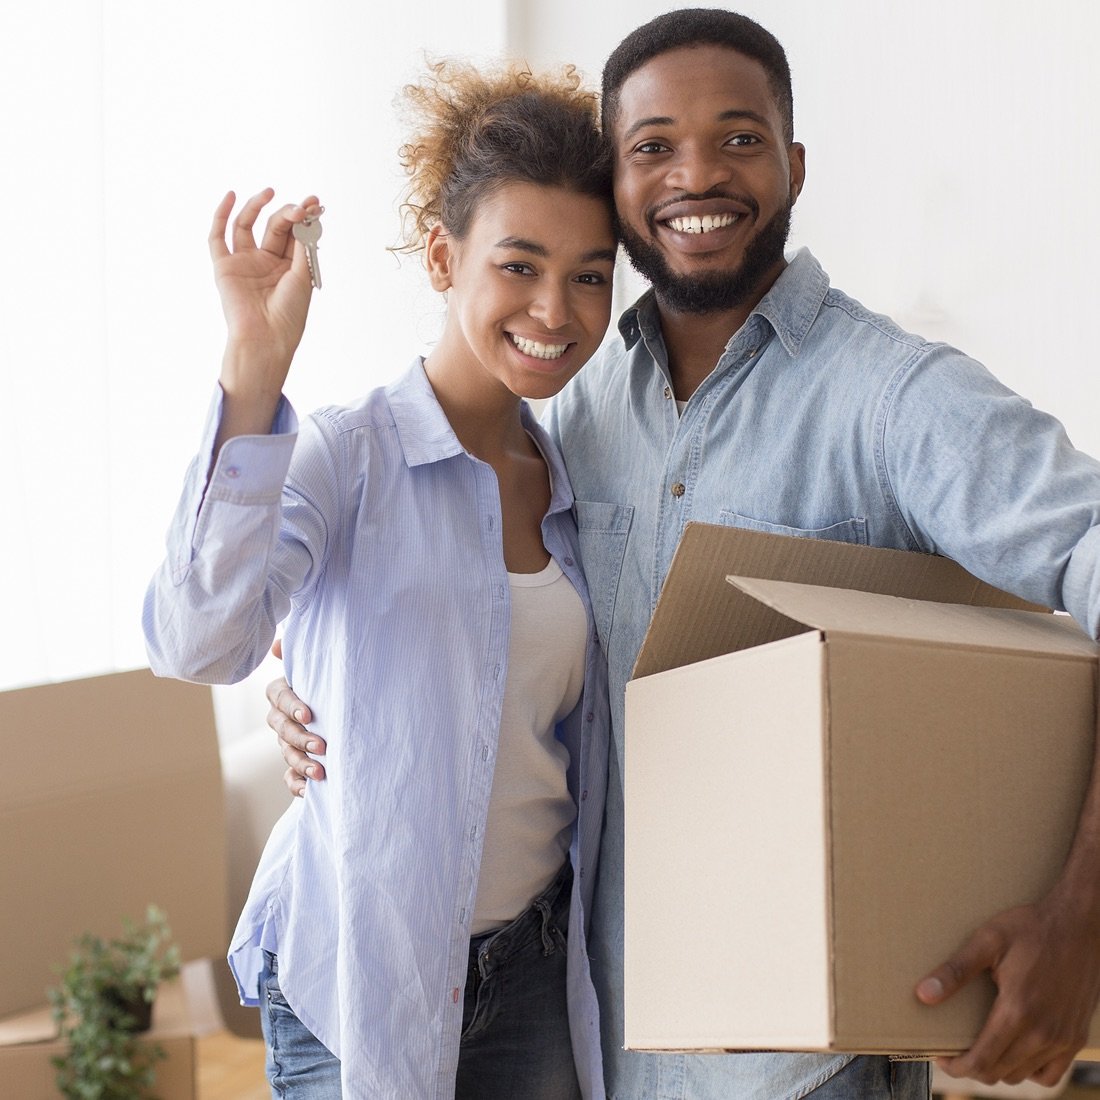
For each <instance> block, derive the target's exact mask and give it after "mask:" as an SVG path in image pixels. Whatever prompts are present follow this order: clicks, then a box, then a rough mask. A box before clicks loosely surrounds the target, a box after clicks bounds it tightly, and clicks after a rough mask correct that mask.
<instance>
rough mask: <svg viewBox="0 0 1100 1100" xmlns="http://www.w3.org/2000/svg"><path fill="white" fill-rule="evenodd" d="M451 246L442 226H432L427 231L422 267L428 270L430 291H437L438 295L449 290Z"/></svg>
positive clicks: (452, 258)
mask: <svg viewBox="0 0 1100 1100" xmlns="http://www.w3.org/2000/svg"><path fill="white" fill-rule="evenodd" d="M451 245H452V241H451V235H450V234H449V233H448V232H447V230H446V229H444V228H443V226H442V225H438V224H437V225H433V226H432V228H431V229H430V230H429V231H428V241H427V244H426V245H425V246H424V265H425V267H427V269H428V280H429V282H430V283H431V284H432V290H437V291H439V293H440V294H443V293H444V292H446V291H448V290H450V289H451V285H452V281H451V269H452V267H453V266H454V249H453V248H452V247H451Z"/></svg>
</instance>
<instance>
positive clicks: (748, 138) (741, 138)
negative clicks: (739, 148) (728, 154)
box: [726, 134, 760, 145]
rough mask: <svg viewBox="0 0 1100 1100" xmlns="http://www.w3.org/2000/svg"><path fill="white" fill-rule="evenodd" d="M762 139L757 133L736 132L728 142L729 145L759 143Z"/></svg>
mask: <svg viewBox="0 0 1100 1100" xmlns="http://www.w3.org/2000/svg"><path fill="white" fill-rule="evenodd" d="M759 143H760V139H759V138H758V137H757V136H756V135H755V134H734V135H733V137H731V138H730V139H729V141H727V142H726V144H727V145H758V144H759Z"/></svg>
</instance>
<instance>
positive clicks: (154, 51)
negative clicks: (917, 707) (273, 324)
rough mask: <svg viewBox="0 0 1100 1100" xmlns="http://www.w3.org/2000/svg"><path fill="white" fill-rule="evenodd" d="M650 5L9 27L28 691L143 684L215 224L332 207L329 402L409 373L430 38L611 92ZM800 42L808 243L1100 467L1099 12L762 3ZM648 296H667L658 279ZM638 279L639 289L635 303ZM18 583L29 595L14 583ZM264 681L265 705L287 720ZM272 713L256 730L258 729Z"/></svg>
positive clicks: (424, 335)
mask: <svg viewBox="0 0 1100 1100" xmlns="http://www.w3.org/2000/svg"><path fill="white" fill-rule="evenodd" d="M671 6H672V5H671V4H664V5H662V4H657V3H653V2H652V0H630V2H629V3H627V2H625V0H605V2H604V3H603V4H602V5H595V4H592V3H591V2H590V0H584V2H583V3H582V2H581V0H554V2H553V3H550V2H549V0H479V2H478V4H477V5H476V8H475V7H473V6H469V5H459V4H453V3H446V2H445V0H425V2H424V3H420V4H416V5H385V4H383V5H372V8H373V10H370V11H368V6H367V4H365V3H351V2H348V0H318V2H317V3H314V4H313V5H312V6H311V7H310V8H309V9H308V12H307V11H306V10H305V9H302V8H301V6H300V5H295V4H293V3H292V2H291V0H239V2H237V0H235V2H233V3H228V4H227V3H222V2H219V0H192V3H190V4H187V5H183V6H180V5H168V4H166V3H161V2H150V0H102V2H101V3H96V4H89V3H88V2H87V0H58V2H57V3H55V4H50V5H39V6H33V5H8V6H7V7H6V8H5V9H4V12H3V14H2V15H0V39H2V40H3V41H4V42H5V45H6V46H7V49H6V51H5V57H6V63H5V65H4V66H3V67H0V98H2V99H3V102H5V103H6V104H7V105H8V109H7V110H5V112H3V115H2V117H0V145H2V147H3V149H4V154H5V164H4V171H3V172H0V208H2V209H3V210H4V212H5V217H6V219H7V221H6V225H7V229H8V241H9V247H8V250H7V253H6V260H5V263H4V264H3V265H0V302H2V303H3V304H2V306H0V310H2V311H3V316H2V320H0V385H2V389H0V393H2V396H3V399H4V407H5V411H6V413H7V415H6V416H5V418H4V426H3V430H2V431H0V469H3V471H4V475H5V489H6V493H5V504H6V508H5V516H6V521H5V523H4V538H3V539H0V570H2V571H3V575H4V576H5V578H7V579H8V581H9V584H8V587H7V590H6V592H5V621H4V627H3V629H2V630H0V685H14V684H18V683H26V682H33V681H38V680H44V679H51V678H63V677H66V676H73V675H80V674H84V673H91V672H96V671H103V670H106V669H110V668H119V667H129V666H132V665H136V664H140V663H141V662H142V660H143V659H144V653H143V648H142V644H141V639H140V632H139V630H138V621H139V615H140V600H141V594H142V591H143V589H144V586H145V583H146V579H147V577H148V576H149V574H150V572H151V570H152V568H153V567H154V565H155V563H156V561H157V560H158V559H159V556H160V554H161V553H162V533H163V531H164V528H165V526H166V524H167V522H168V518H169V513H170V510H171V504H172V499H173V496H174V493H175V491H176V488H177V486H178V485H179V481H180V478H181V476H182V471H183V466H184V464H185V462H186V460H187V458H188V456H189V454H190V452H191V449H192V447H193V446H194V444H195V440H196V436H197V431H198V422H199V419H200V418H201V415H202V412H203V410H204V408H205V404H206V401H207V399H208V395H209V392H210V388H211V385H212V381H213V378H214V376H215V373H216V369H217V361H218V357H219V354H220V348H221V340H222V335H221V333H222V324H221V318H220V311H219V307H218V304H217V298H216V295H215V293H214V289H213V285H212V280H211V278H210V273H209V263H208V259H207V253H206V244H205V236H206V232H207V228H208V224H209V218H210V212H211V210H212V209H213V207H214V205H215V204H216V202H217V200H218V199H219V198H220V196H221V194H222V193H223V191H224V190H225V189H227V188H229V187H234V188H236V189H237V190H238V191H239V192H240V193H241V194H248V193H250V192H252V191H254V190H257V189H259V188H261V187H263V186H265V185H267V184H271V185H272V186H274V187H276V188H277V189H278V192H279V197H280V199H282V198H297V197H299V196H300V195H301V194H302V193H304V192H306V191H309V190H316V191H317V192H318V193H319V194H320V195H321V196H322V198H323V200H324V202H325V204H326V206H327V207H328V211H327V213H326V216H325V223H324V224H325V236H324V238H323V240H322V243H321V263H322V269H323V273H324V281H325V287H324V289H323V290H322V291H321V293H320V294H318V295H317V296H316V299H315V302H314V307H313V315H312V318H311V321H310V327H309V330H308V332H307V335H306V339H305V342H304V344H303V347H302V349H301V351H300V354H299V356H298V359H297V362H296V364H295V367H294V371H293V373H292V375H291V379H290V383H289V386H288V389H289V392H290V395H291V397H292V399H293V400H294V401H295V403H296V404H297V405H298V406H299V407H301V408H303V409H309V408H312V407H313V406H315V405H317V404H319V403H321V402H324V401H330V400H346V399H350V398H351V397H353V396H355V395H356V394H358V393H360V392H362V391H363V390H365V389H367V388H369V387H370V386H371V385H374V384H376V383H377V382H378V381H381V380H385V379H387V378H391V377H393V376H394V375H395V374H396V372H397V371H398V370H400V369H401V367H402V366H403V365H404V363H405V362H406V361H407V360H408V358H409V357H411V355H412V354H413V353H415V352H416V351H417V350H419V348H420V347H421V346H422V345H423V344H425V343H426V342H427V341H428V340H430V339H431V337H432V335H433V333H434V331H435V326H436V323H437V321H438V319H439V317H440V308H441V307H440V304H439V302H438V300H437V299H436V297H435V296H434V295H432V294H431V292H430V291H428V290H427V288H426V286H425V284H424V282H423V280H422V278H421V276H420V272H419V271H418V266H417V264H416V262H415V260H414V261H412V262H409V261H406V262H405V264H404V266H403V267H402V268H398V267H397V265H396V262H395V261H394V259H393V258H392V256H390V255H389V254H387V253H386V251H385V245H387V244H389V243H392V242H393V240H394V235H395V230H396V225H397V222H396V211H395V206H394V198H395V196H396V193H397V190H398V185H399V182H400V181H399V176H398V172H397V167H396V157H395V150H396V147H397V144H398V142H399V135H400V130H399V127H398V125H397V121H396V119H395V117H394V113H393V107H392V101H393V95H394V93H395V91H396V89H397V88H398V86H399V85H400V84H401V82H402V81H403V80H405V79H408V78H410V77H414V76H415V74H416V72H417V70H418V67H419V63H420V54H421V50H422V49H423V48H427V49H429V50H431V51H433V52H435V53H442V54H458V55H473V56H475V57H477V56H489V55H493V54H496V53H497V52H499V51H500V50H501V49H503V48H504V47H505V45H510V46H511V51H512V52H513V53H516V54H521V55H526V56H528V57H529V58H530V59H531V60H532V61H534V62H539V63H548V62H560V61H564V60H571V61H575V62H576V63H577V64H579V66H580V67H581V68H582V70H583V71H584V72H585V73H586V74H587V75H588V76H589V77H590V79H591V80H593V81H596V80H598V77H599V72H600V67H601V65H602V62H603V59H604V57H605V56H606V55H607V53H608V52H609V51H610V49H611V48H612V47H613V46H614V45H615V43H616V42H617V41H618V40H619V38H620V37H621V36H622V35H623V34H625V33H626V32H627V31H628V30H630V29H632V28H633V27H634V26H636V25H637V24H638V23H640V22H642V21H644V20H645V19H646V18H649V17H650V16H652V15H654V14H656V13H658V12H659V11H662V10H667V9H668V8H670V7H671ZM743 10H744V11H745V12H746V13H747V14H750V15H752V16H754V17H756V18H758V19H760V20H761V21H762V22H764V23H765V24H766V25H767V26H768V27H770V28H771V29H772V30H773V31H775V33H776V34H777V35H778V36H779V37H780V39H781V40H782V41H783V42H784V44H785V45H786V47H787V49H788V52H789V55H790V58H791V64H792V69H793V72H794V77H795V103H796V107H795V110H796V128H797V131H798V137H799V139H800V140H802V141H803V142H804V143H805V144H806V146H807V148H808V156H807V159H808V177H807V185H806V189H805V191H804V193H803V196H802V199H801V200H800V202H799V205H798V208H797V212H796V220H795V228H794V234H793V241H792V243H793V244H808V245H810V246H811V247H812V248H813V250H814V251H815V252H816V253H817V255H818V257H819V258H820V259H821V260H822V262H823V263H824V265H825V267H826V269H827V270H829V271H830V273H831V274H832V275H833V277H834V280H835V282H836V283H837V285H839V286H841V287H842V288H843V289H845V290H847V291H848V292H849V293H851V294H854V295H855V296H856V297H859V298H861V299H862V300H864V301H865V302H866V303H867V304H868V305H869V306H871V307H872V308H875V309H879V310H882V311H883V312H887V313H891V314H893V315H894V316H895V317H897V319H898V320H899V321H901V322H902V323H903V324H906V325H908V326H910V327H912V328H914V329H916V330H918V331H921V332H924V333H925V334H927V335H930V336H935V337H941V338H944V339H948V340H951V341H953V342H955V343H957V344H959V345H960V346H961V347H963V348H964V349H966V350H968V351H970V352H972V353H973V354H975V355H977V356H978V357H979V358H981V359H983V360H984V361H985V362H986V363H988V364H989V365H990V366H991V367H992V368H993V370H994V371H995V372H996V373H998V374H999V375H1000V376H1001V377H1003V378H1004V379H1005V380H1006V381H1008V382H1009V383H1010V384H1011V385H1013V386H1014V387H1015V388H1017V389H1018V390H1020V391H1021V392H1022V393H1024V394H1026V395H1027V396H1029V397H1030V398H1032V399H1033V400H1034V401H1035V402H1036V404H1039V405H1041V406H1044V407H1046V408H1049V409H1051V410H1052V411H1054V412H1055V413H1056V414H1058V415H1059V416H1060V417H1061V418H1062V419H1063V420H1064V421H1065V422H1066V424H1067V425H1068V427H1069V429H1070V433H1071V436H1072V437H1073V438H1074V440H1075V441H1076V442H1077V443H1078V445H1079V446H1082V447H1083V448H1085V449H1086V450H1089V451H1092V452H1093V453H1097V454H1100V426H1098V425H1097V424H1096V422H1095V421H1096V415H1095V410H1096V409H1097V408H1098V407H1100V401H1098V400H1097V399H1098V397H1100V381H1098V380H1097V372H1096V371H1094V370H1093V368H1092V362H1093V353H1092V348H1091V346H1090V336H1091V322H1092V318H1093V314H1094V312H1095V309H1094V306H1093V302H1092V297H1093V288H1092V283H1091V278H1090V276H1091V273H1092V264H1091V262H1090V261H1091V258H1092V256H1091V254H1092V251H1093V250H1094V249H1095V247H1096V245H1097V243H1098V242H1100V225H1098V219H1100V214H1098V213H1097V207H1096V205H1095V204H1094V203H1093V202H1092V201H1091V199H1092V195H1091V191H1092V189H1093V188H1094V185H1095V184H1094V181H1095V180H1096V178H1097V174H1098V173H1097V167H1098V164H1097V161H1098V158H1100V152H1098V146H1097V142H1096V140H1095V135H1094V133H1093V131H1094V130H1095V123H1094V122H1093V109H1094V106H1095V105H1096V104H1097V103H1098V102H1100V97H1098V95H1097V90H1098V89H1097V84H1096V78H1095V77H1094V75H1093V73H1094V68H1095V65H1094V62H1093V57H1092V52H1093V51H1094V49H1095V45H1096V43H1097V41H1100V34H1098V32H1100V4H1096V3H1095V0H1057V2H1056V3H1053V4H1049V5H1045V6H1044V7H1043V8H1042V9H1040V8H1039V7H1038V6H1037V5H1035V4H1033V3H1024V2H1023V0H953V2H948V0H925V2H924V3H922V4H921V5H919V6H918V5H915V4H914V5H903V4H900V3H895V2H888V0H766V2H765V0H746V3H745V4H744V6H743ZM632 289H635V290H636V289H637V285H636V284H634V285H633V288H632ZM628 293H629V290H627V289H624V294H628ZM13 579H14V580H13ZM265 677H266V673H262V674H261V676H260V677H258V678H257V680H256V683H254V684H252V685H249V686H248V687H247V688H244V689H241V691H240V692H239V693H238V696H237V697H238V698H240V699H242V700H244V699H246V698H247V699H248V700H250V701H251V704H252V708H251V710H250V712H249V713H250V714H252V715H253V716H254V717H252V718H250V719H249V720H250V721H255V720H262V702H261V700H260V695H259V692H260V689H259V687H258V686H257V685H258V684H259V683H260V682H262V679H263V678H265ZM256 715H258V716H259V718H258V719H257V718H256V717H255V716H256Z"/></svg>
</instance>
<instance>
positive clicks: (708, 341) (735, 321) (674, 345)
mask: <svg viewBox="0 0 1100 1100" xmlns="http://www.w3.org/2000/svg"><path fill="white" fill-rule="evenodd" d="M751 312H752V307H751V306H750V307H749V308H747V309H745V308H737V309H733V310H723V311H721V312H720V313H719V312H715V313H675V312H673V311H671V310H667V309H663V308H662V307H661V304H660V302H659V301H658V303H657V313H658V316H659V317H660V320H661V334H662V336H663V337H664V341H665V350H666V351H667V353H668V371H669V375H670V377H671V378H672V390H673V393H674V394H675V395H676V400H677V401H686V400H687V399H688V398H689V397H691V395H692V394H693V393H694V392H695V391H696V390H697V389H698V388H699V386H700V385H701V384H702V382H703V380H704V379H705V378H706V377H707V375H709V374H710V372H711V371H712V370H714V368H715V366H716V365H717V364H718V360H719V359H720V358H721V357H722V353H723V352H724V351H725V350H726V345H727V344H728V343H729V341H730V337H731V336H733V334H734V333H735V332H736V331H737V330H738V329H739V328H740V327H741V326H742V325H743V324H744V323H745V321H746V320H747V319H748V316H749V314H750V313H751Z"/></svg>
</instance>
